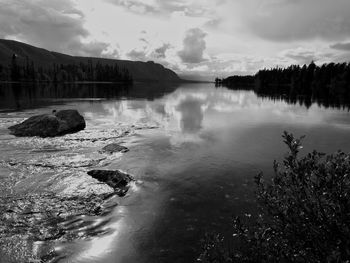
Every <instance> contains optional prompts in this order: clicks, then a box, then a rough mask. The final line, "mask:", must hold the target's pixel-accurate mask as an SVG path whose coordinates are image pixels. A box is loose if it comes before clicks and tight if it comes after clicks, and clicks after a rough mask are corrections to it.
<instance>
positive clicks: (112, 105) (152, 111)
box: [84, 84, 350, 145]
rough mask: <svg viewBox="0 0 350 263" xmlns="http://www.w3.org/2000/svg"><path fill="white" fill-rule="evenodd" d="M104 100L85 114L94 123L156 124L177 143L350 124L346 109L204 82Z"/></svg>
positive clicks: (87, 109)
mask: <svg viewBox="0 0 350 263" xmlns="http://www.w3.org/2000/svg"><path fill="white" fill-rule="evenodd" d="M102 103H103V105H102V107H101V105H100V106H97V105H96V107H97V109H98V110H97V111H95V106H92V105H89V107H88V108H86V110H85V113H84V114H85V115H88V116H89V119H90V120H91V121H92V122H93V123H99V122H101V120H102V119H103V123H105V124H106V125H116V124H118V123H127V124H129V125H132V124H143V125H144V124H149V125H156V126H158V127H160V128H161V129H162V130H164V132H165V134H166V135H168V136H169V137H170V139H171V142H172V143H175V144H177V145H178V144H179V143H180V144H181V143H184V142H193V141H198V140H201V138H203V136H207V135H208V133H215V132H217V131H219V130H225V131H227V132H229V131H231V132H234V131H237V130H239V131H240V132H244V130H245V129H248V128H252V127H258V126H260V125H265V124H267V123H269V124H279V125H282V126H283V125H288V124H290V123H294V124H297V125H304V126H308V127H311V126H316V125H333V126H335V125H337V124H341V126H342V127H343V128H344V127H345V128H346V127H348V128H349V127H350V126H349V123H348V122H347V120H348V114H349V113H347V112H345V111H344V112H339V110H337V109H326V108H323V107H319V106H318V105H317V104H313V105H311V107H310V108H306V107H303V106H300V105H293V104H288V103H287V102H285V101H282V100H272V99H267V98H259V97H257V95H256V94H254V92H252V91H232V90H228V89H224V88H222V89H215V88H213V87H212V86H211V85H203V84H200V85H186V86H183V87H181V88H179V89H177V90H176V91H174V92H172V93H170V94H167V95H165V96H164V97H162V98H159V99H156V100H153V101H149V100H146V99H144V100H142V99H141V100H140V99H137V100H136V99H135V100H121V101H108V102H106V101H104V102H102ZM91 106H92V107H91ZM334 116H338V117H337V118H334ZM101 118H102V119H101ZM329 120H332V121H331V122H330V121H329ZM338 120H339V122H340V123H338ZM344 120H346V121H345V123H344ZM204 134H205V135H204Z"/></svg>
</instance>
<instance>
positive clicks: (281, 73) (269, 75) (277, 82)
mask: <svg viewBox="0 0 350 263" xmlns="http://www.w3.org/2000/svg"><path fill="white" fill-rule="evenodd" d="M249 82H250V85H251V87H252V89H254V90H255V91H256V92H257V93H258V94H269V95H287V96H297V95H305V96H309V97H313V98H321V97H322V98H327V99H340V98H341V99H350V63H338V64H336V63H329V64H323V65H321V66H317V65H315V63H313V62H312V63H310V64H309V65H304V66H302V67H301V66H298V65H292V66H290V67H288V68H278V67H277V68H273V69H264V70H260V71H259V72H258V73H257V74H255V76H251V77H247V76H233V77H228V78H226V79H223V80H222V81H221V83H222V84H223V85H225V86H228V87H231V88H240V87H239V86H240V85H242V84H244V86H248V85H249Z"/></svg>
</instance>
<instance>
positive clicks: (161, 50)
mask: <svg viewBox="0 0 350 263" xmlns="http://www.w3.org/2000/svg"><path fill="white" fill-rule="evenodd" d="M170 47H171V45H170V44H163V45H162V46H161V47H159V48H156V49H155V50H154V52H153V56H154V57H156V58H165V52H166V51H167V50H168V49H169V48H170Z"/></svg>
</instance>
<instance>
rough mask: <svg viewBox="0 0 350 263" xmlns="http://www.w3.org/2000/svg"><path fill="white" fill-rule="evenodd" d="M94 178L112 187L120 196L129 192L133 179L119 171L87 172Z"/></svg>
mask: <svg viewBox="0 0 350 263" xmlns="http://www.w3.org/2000/svg"><path fill="white" fill-rule="evenodd" d="M87 174H88V175H90V176H91V177H92V178H95V179H97V180H98V181H100V182H102V183H105V184H107V185H109V186H110V187H112V188H113V189H114V191H115V192H116V193H117V194H118V195H119V196H124V195H125V194H126V192H127V191H128V190H129V182H130V181H132V180H133V178H132V177H131V176H130V175H128V174H126V173H123V172H120V171H118V170H91V171H88V172H87Z"/></svg>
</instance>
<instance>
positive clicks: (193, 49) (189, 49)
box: [178, 28, 206, 64]
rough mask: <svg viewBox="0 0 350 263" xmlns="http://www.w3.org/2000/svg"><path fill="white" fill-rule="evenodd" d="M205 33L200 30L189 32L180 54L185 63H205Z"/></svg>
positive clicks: (195, 29)
mask: <svg viewBox="0 0 350 263" xmlns="http://www.w3.org/2000/svg"><path fill="white" fill-rule="evenodd" d="M205 36H206V33H204V32H203V31H202V30H201V29H199V28H192V29H189V30H187V32H186V36H185V38H184V40H183V49H182V50H181V51H179V52H178V55H179V57H180V58H181V60H182V62H184V63H191V64H193V63H200V62H202V61H204V60H205V59H204V58H203V53H204V50H205V48H206V43H205V40H204V38H205Z"/></svg>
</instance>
